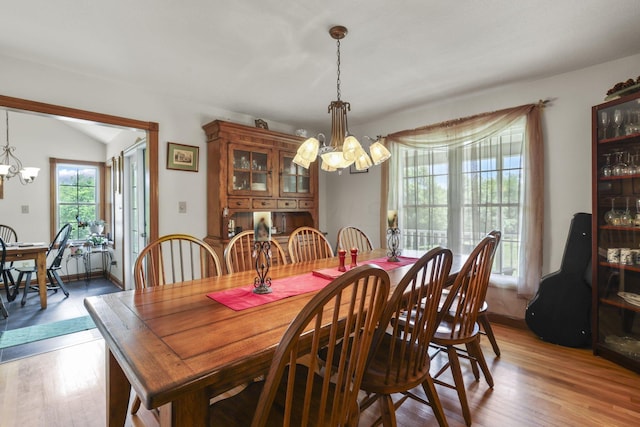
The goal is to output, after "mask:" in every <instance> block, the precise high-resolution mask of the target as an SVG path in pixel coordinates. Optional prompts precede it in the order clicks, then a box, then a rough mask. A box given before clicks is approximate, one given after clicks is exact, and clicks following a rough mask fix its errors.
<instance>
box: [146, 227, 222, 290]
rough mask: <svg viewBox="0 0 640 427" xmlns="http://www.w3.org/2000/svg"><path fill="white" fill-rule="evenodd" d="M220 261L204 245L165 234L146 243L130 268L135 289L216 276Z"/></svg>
mask: <svg viewBox="0 0 640 427" xmlns="http://www.w3.org/2000/svg"><path fill="white" fill-rule="evenodd" d="M221 272H222V270H221V268H220V260H219V259H218V256H217V255H216V253H215V252H214V251H213V249H212V248H211V246H209V245H208V244H207V243H205V242H204V241H202V240H200V239H197V238H195V237H193V236H189V235H187V234H168V235H166V236H162V237H160V238H158V239H157V240H154V241H153V242H151V243H149V244H148V245H147V246H146V247H145V248H144V249H143V250H142V251H141V252H140V254H139V255H138V258H137V259H136V262H135V264H134V266H133V279H134V282H135V284H136V289H143V288H149V287H153V286H162V285H167V284H170V283H177V282H186V281H191V280H196V279H202V278H205V277H214V276H219V275H220V274H221Z"/></svg>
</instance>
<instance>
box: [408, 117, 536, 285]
mask: <svg viewBox="0 0 640 427" xmlns="http://www.w3.org/2000/svg"><path fill="white" fill-rule="evenodd" d="M523 144H524V125H523V121H520V122H519V123H518V124H516V125H513V126H510V127H509V128H507V129H505V130H504V131H502V132H500V133H499V134H498V135H495V136H492V137H489V138H484V139H481V140H479V141H476V142H474V143H468V144H461V145H457V146H452V147H437V148H432V149H429V148H412V147H402V148H400V158H401V160H400V165H401V166H400V171H401V172H400V175H399V178H400V182H401V184H400V185H401V186H402V189H401V191H400V194H402V197H401V199H399V200H398V203H399V208H400V211H401V212H403V213H404V218H403V222H404V224H403V226H402V228H403V229H402V237H403V242H402V247H405V248H408V249H417V250H428V249H430V248H432V247H434V246H437V245H440V246H444V247H448V248H450V249H451V250H453V251H454V253H462V254H468V253H470V252H471V251H472V250H473V248H474V247H475V245H476V244H477V243H478V242H479V241H480V240H481V239H482V237H483V236H484V235H485V234H487V233H488V232H489V231H491V230H493V229H497V230H501V231H502V241H501V244H500V246H499V247H498V252H497V253H496V258H495V263H494V268H493V271H494V272H502V273H506V274H509V275H512V274H516V275H517V270H518V258H519V253H518V249H519V247H520V237H519V236H520V233H519V231H520V221H521V197H520V196H521V195H520V192H521V190H522V188H523V186H522V180H523V167H522V165H523V161H522V154H523Z"/></svg>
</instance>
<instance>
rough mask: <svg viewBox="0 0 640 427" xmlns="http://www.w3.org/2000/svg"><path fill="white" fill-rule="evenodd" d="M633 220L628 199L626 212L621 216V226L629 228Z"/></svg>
mask: <svg viewBox="0 0 640 427" xmlns="http://www.w3.org/2000/svg"><path fill="white" fill-rule="evenodd" d="M632 221H633V218H632V217H631V211H630V210H629V198H628V197H627V204H626V208H625V210H624V211H623V212H622V213H621V214H620V225H622V226H624V227H629V226H630V225H632Z"/></svg>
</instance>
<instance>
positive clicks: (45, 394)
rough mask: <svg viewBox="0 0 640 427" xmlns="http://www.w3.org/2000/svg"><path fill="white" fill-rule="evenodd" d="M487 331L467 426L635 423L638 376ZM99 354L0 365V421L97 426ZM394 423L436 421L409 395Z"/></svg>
mask: <svg viewBox="0 0 640 427" xmlns="http://www.w3.org/2000/svg"><path fill="white" fill-rule="evenodd" d="M493 329H494V332H495V334H496V336H497V339H498V342H499V344H500V348H501V350H502V356H501V357H500V358H496V357H495V356H494V354H493V352H492V351H491V347H490V346H489V343H488V341H487V340H486V339H484V340H483V350H484V353H485V356H486V357H487V361H488V363H489V365H490V368H491V370H492V373H493V377H494V381H495V387H494V389H493V390H491V389H490V388H489V387H488V386H487V384H486V383H485V382H484V380H483V379H481V380H480V381H479V382H475V381H474V379H473V375H472V374H471V371H470V370H467V371H466V374H465V382H466V384H467V394H468V399H469V405H470V407H471V413H472V417H473V425H474V426H487V427H489V426H491V427H495V426H536V427H537V426H633V425H640V376H639V375H638V374H636V373H634V372H631V371H628V370H626V369H623V368H621V367H619V366H617V365H615V364H613V363H611V362H608V361H606V360H604V359H601V358H598V357H594V356H593V355H592V353H591V350H589V349H572V348H566V347H561V346H557V345H553V344H548V343H545V342H542V341H540V340H539V339H537V338H536V337H534V336H533V335H532V333H531V332H530V331H527V330H521V329H516V328H512V327H508V326H503V325H499V324H494V325H493ZM104 359H105V357H104V341H103V340H102V339H98V340H94V341H91V342H88V343H84V344H78V345H75V346H71V347H67V348H64V349H61V350H56V351H52V352H49V353H45V354H41V355H37V356H33V357H29V358H25V359H20V360H15V361H11V362H6V363H3V364H0V425H2V426H7V427H13V426H19V427H31V426H44V425H46V426H61V427H62V426H83V427H90V426H104V424H105V422H104V420H105V397H104V387H105V380H104ZM436 363H437V362H436ZM463 365H466V364H465V363H464V362H463ZM434 368H435V367H434ZM437 390H438V393H439V395H440V398H441V400H442V403H443V406H444V409H445V414H446V417H447V420H448V422H449V425H450V426H452V427H458V426H463V425H464V421H463V419H462V415H461V412H460V404H459V402H458V399H457V395H456V394H455V392H453V391H452V390H448V389H445V388H442V387H437ZM376 411H377V408H376V407H375V406H374V407H371V408H369V409H368V410H367V412H365V413H364V414H363V415H362V417H361V423H360V424H361V425H369V424H370V423H371V421H372V420H373V419H374V418H375V417H376V416H377V415H376ZM154 424H155V425H157V423H156V421H155V418H154V417H153V416H152V414H151V413H150V412H148V411H146V410H144V409H141V411H140V415H139V416H136V417H131V416H130V417H129V418H128V419H127V426H140V425H148V426H153V425H154ZM398 424H399V425H400V426H407V427H408V426H412V427H413V426H420V425H437V423H436V421H435V418H434V417H433V415H432V412H431V409H430V408H429V407H427V406H425V405H422V404H420V403H417V402H413V401H410V400H409V401H407V402H405V404H404V405H403V406H402V407H401V408H400V409H399V410H398Z"/></svg>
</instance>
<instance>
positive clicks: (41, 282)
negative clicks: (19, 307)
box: [36, 252, 47, 309]
mask: <svg viewBox="0 0 640 427" xmlns="http://www.w3.org/2000/svg"><path fill="white" fill-rule="evenodd" d="M36 268H37V269H38V288H39V291H40V308H42V309H45V308H47V254H46V253H45V252H38V255H37V256H36Z"/></svg>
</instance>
